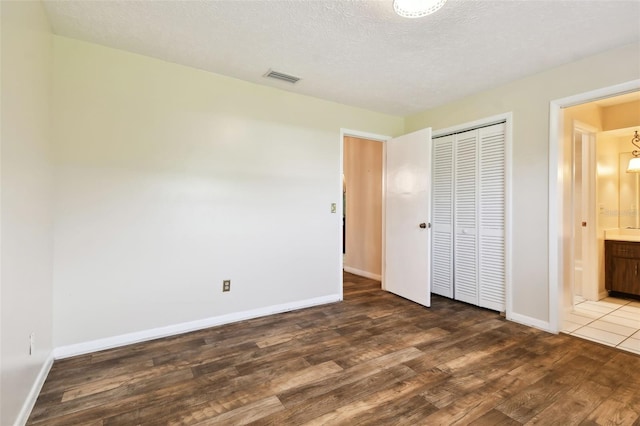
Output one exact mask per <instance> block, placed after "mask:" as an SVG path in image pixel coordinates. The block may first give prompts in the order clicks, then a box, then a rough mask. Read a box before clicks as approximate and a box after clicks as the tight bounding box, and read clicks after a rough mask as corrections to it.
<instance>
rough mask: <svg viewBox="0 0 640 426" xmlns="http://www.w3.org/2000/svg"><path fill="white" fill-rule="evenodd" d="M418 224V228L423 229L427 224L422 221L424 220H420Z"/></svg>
mask: <svg viewBox="0 0 640 426" xmlns="http://www.w3.org/2000/svg"><path fill="white" fill-rule="evenodd" d="M418 226H420V228H422V229H424V228H426V227H427V224H426V223H424V222H422V223H421V224H420V225H418Z"/></svg>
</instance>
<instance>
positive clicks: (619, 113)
mask: <svg viewBox="0 0 640 426" xmlns="http://www.w3.org/2000/svg"><path fill="white" fill-rule="evenodd" d="M638 121H640V101H634V102H626V103H624V104H620V105H612V106H609V107H605V108H602V130H605V131H607V130H615V129H624V128H627V127H633V126H637V125H638ZM629 139H631V138H629Z"/></svg>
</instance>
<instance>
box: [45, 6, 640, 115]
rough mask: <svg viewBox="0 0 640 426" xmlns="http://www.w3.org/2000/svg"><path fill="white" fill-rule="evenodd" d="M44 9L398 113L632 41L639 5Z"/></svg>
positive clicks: (92, 35) (142, 49) (177, 54)
mask: <svg viewBox="0 0 640 426" xmlns="http://www.w3.org/2000/svg"><path fill="white" fill-rule="evenodd" d="M44 4H45V7H46V10H47V13H48V15H49V19H50V22H51V26H52V28H53V31H54V32H55V33H56V34H59V35H64V36H68V37H72V38H76V39H80V40H86V41H90V42H94V43H98V44H102V45H105V46H110V47H114V48H117V49H122V50H126V51H130V52H135V53H139V54H142V55H147V56H152V57H155V58H159V59H163V60H166V61H170V62H175V63H179V64H183V65H187V66H191V67H195V68H200V69H203V70H209V71H212V72H215V73H218V74H222V75H226V76H231V77H236V78H239V79H242V80H246V81H251V82H255V83H258V84H262V85H267V86H273V87H277V88H280V89H283V90H288V91H292V92H296V93H301V94H306V95H311V96H315V97H318V98H323V99H328V100H332V101H336V102H340V103H344V104H348V105H353V106H358V107H363V108H367V109H370V110H374V111H380V112H384V113H389V114H394V115H401V116H404V115H408V114H412V113H416V112H419V111H423V110H425V109H428V108H431V107H435V106H438V105H441V104H444V103H447V102H449V101H452V100H455V99H458V98H461V97H463V96H466V95H469V94H472V93H475V92H478V91H482V90H485V89H488V88H491V87H494V86H497V85H500V84H504V83H506V82H509V81H513V80H516V79H518V78H521V77H524V76H526V75H530V74H534V73H536V72H539V71H542V70H545V69H549V68H552V67H555V66H558V65H561V64H563V63H566V62H570V61H574V60H576V59H579V58H581V57H585V56H589V55H591V54H594V53H597V52H600V51H603V50H607V49H611V48H614V47H618V46H622V45H625V44H628V43H633V42H636V43H637V42H640V1H638V0H635V1H619V0H605V1H599V0H567V1H561V0H552V1H543V0H499V1H492V0H449V2H447V4H445V6H444V7H443V8H442V9H441V10H440V11H439V12H437V13H436V14H434V15H431V16H427V17H424V18H419V19H405V18H400V17H398V16H396V15H395V14H394V13H393V7H392V2H391V0H385V1H377V0H370V1H337V0H334V1H327V0H292V1H291V0H290V1H282V0H259V1H251V0H230V1H226V0H215V1H213V0H209V1H179V0H173V1H132V0H127V1H116V0H108V1H86V0H81V1H77V0H48V1H45V2H44ZM639 55H640V53H639ZM639 61H640V60H639V58H638V57H636V58H630V64H629V66H635V67H639V64H638V62H639ZM270 68H271V69H274V70H276V71H281V72H285V73H289V74H293V75H295V76H298V77H301V78H302V80H301V81H300V82H298V83H297V84H295V85H291V84H290V83H285V82H280V81H274V80H270V79H266V78H264V77H262V76H263V74H264V73H265V72H266V71H267V70H268V69H270Z"/></svg>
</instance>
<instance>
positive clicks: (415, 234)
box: [383, 128, 431, 306]
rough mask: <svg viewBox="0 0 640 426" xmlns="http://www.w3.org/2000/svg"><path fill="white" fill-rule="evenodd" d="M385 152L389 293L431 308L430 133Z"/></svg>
mask: <svg viewBox="0 0 640 426" xmlns="http://www.w3.org/2000/svg"><path fill="white" fill-rule="evenodd" d="M385 146H386V179H385V180H386V183H385V186H386V194H385V197H386V199H385V268H384V277H383V286H384V289H385V290H387V291H390V292H392V293H395V294H397V295H398V296H402V297H404V298H406V299H409V300H412V301H414V302H416V303H420V304H421V305H424V306H431V277H430V274H429V265H430V263H431V259H430V257H431V249H430V246H431V242H430V240H429V238H430V228H429V226H430V224H429V221H430V219H429V214H430V203H431V201H430V200H431V197H430V194H429V191H430V185H431V182H430V180H431V128H428V129H422V130H419V131H417V132H414V133H410V134H408V135H403V136H400V137H397V138H395V139H391V140H388V141H387V143H386V144H385Z"/></svg>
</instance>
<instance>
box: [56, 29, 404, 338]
mask: <svg viewBox="0 0 640 426" xmlns="http://www.w3.org/2000/svg"><path fill="white" fill-rule="evenodd" d="M53 81H54V91H53V120H54V125H53V139H54V144H55V151H54V155H55V164H54V166H55V168H54V170H55V197H56V208H55V216H54V217H55V223H56V228H55V234H54V238H55V250H54V259H55V261H54V264H55V270H54V341H55V345H56V346H66V345H73V344H77V343H83V342H88V341H91V340H94V339H104V338H110V337H113V336H119V335H122V334H127V333H135V332H140V331H144V330H148V329H153V328H158V327H164V326H172V325H174V324H179V323H184V322H192V321H199V320H205V319H208V318H214V317H221V316H224V315H227V317H225V318H229V315H231V316H233V315H235V314H237V313H239V312H247V311H254V310H257V309H263V310H266V311H268V308H269V307H272V306H281V305H285V304H296V303H301V302H305V303H306V301H328V300H336V298H338V297H339V295H340V291H341V289H340V285H341V276H340V273H341V271H340V255H341V250H340V247H341V241H342V226H341V225H342V217H341V215H340V211H338V212H336V213H334V214H332V213H331V210H330V209H331V204H332V203H337V204H340V201H341V197H342V195H341V174H340V170H341V165H340V159H341V152H340V129H341V128H349V129H353V130H360V131H366V132H373V133H378V134H389V135H397V134H400V133H402V129H403V120H402V118H400V117H392V116H388V115H383V114H378V113H374V112H369V111H365V110H362V109H358V108H352V107H348V106H345V105H340V104H336V103H332V102H327V101H323V100H319V99H315V98H310V97H305V96H300V95H296V94H293V93H289V92H284V91H280V90H276V89H273V88H268V87H263V86H258V85H255V84H250V83H246V82H242V81H239V80H235V79H232V78H226V77H222V76H218V75H215V74H211V73H208V72H204V71H200V70H196V69H192V68H188V67H184V66H180V65H176V64H171V63H167V62H163V61H160V60H156V59H152V58H148V57H143V56H139V55H135V54H131V53H126V52H123V51H118V50H115V49H109V48H105V47H101V46H98V45H95V44H90V43H84V42H80V41H75V40H71V39H68V38H64V37H57V36H56V37H54V72H53ZM224 279H230V280H231V292H229V293H224V294H223V293H222V292H221V285H222V280H224Z"/></svg>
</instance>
